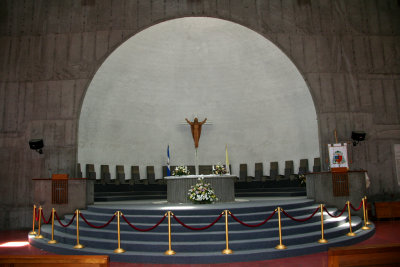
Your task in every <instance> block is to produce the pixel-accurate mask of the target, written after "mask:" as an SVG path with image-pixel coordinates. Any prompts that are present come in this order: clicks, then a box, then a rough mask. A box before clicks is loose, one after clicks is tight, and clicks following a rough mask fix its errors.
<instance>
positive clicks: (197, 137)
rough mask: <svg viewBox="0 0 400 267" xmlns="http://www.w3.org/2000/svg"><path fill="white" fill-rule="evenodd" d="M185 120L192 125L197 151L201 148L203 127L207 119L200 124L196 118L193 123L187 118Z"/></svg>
mask: <svg viewBox="0 0 400 267" xmlns="http://www.w3.org/2000/svg"><path fill="white" fill-rule="evenodd" d="M185 120H186V121H187V123H189V124H190V129H191V130H192V136H193V140H194V147H195V148H196V149H197V148H198V147H199V140H200V135H201V126H202V125H203V124H204V123H205V122H206V120H207V118H205V119H204V121H202V122H199V120H198V119H197V118H194V120H193V122H191V121H189V120H188V119H187V118H185Z"/></svg>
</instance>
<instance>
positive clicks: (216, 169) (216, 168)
mask: <svg viewBox="0 0 400 267" xmlns="http://www.w3.org/2000/svg"><path fill="white" fill-rule="evenodd" d="M212 172H213V173H214V174H219V175H222V174H226V173H228V172H227V170H226V168H225V167H224V165H222V164H217V165H215V166H214V165H213V168H212Z"/></svg>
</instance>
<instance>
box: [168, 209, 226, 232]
mask: <svg viewBox="0 0 400 267" xmlns="http://www.w3.org/2000/svg"><path fill="white" fill-rule="evenodd" d="M172 216H173V217H174V219H175V220H176V221H177V222H178V223H180V224H181V225H182V226H183V227H186V228H187V229H190V230H195V231H200V230H206V229H208V228H210V227H211V226H213V225H214V224H216V223H217V222H218V221H219V220H220V219H221V217H222V213H221V214H220V215H219V216H218V218H217V219H215V221H213V222H212V223H211V224H209V225H207V226H204V227H199V228H197V227H191V226H189V225H186V224H184V223H183V222H182V221H181V220H179V219H178V217H176V216H175V214H172Z"/></svg>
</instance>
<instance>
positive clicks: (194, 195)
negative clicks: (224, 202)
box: [188, 177, 218, 204]
mask: <svg viewBox="0 0 400 267" xmlns="http://www.w3.org/2000/svg"><path fill="white" fill-rule="evenodd" d="M197 180H198V182H197V183H196V184H195V185H192V186H191V188H190V189H189V193H188V195H189V199H190V200H191V201H192V202H193V203H195V204H211V203H214V202H215V201H217V200H218V198H217V196H216V195H215V193H214V190H213V189H212V188H211V184H209V183H205V182H204V178H203V177H199V178H198V179H197Z"/></svg>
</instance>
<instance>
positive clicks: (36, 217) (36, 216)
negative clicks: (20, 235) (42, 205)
mask: <svg viewBox="0 0 400 267" xmlns="http://www.w3.org/2000/svg"><path fill="white" fill-rule="evenodd" d="M35 221H37V222H38V221H39V210H38V209H37V210H36V211H35Z"/></svg>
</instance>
